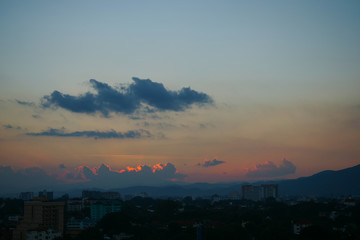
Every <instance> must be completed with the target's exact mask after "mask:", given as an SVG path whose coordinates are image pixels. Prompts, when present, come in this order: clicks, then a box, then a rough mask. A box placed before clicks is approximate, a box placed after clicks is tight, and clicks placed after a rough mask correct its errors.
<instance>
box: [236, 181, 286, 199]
mask: <svg viewBox="0 0 360 240" xmlns="http://www.w3.org/2000/svg"><path fill="white" fill-rule="evenodd" d="M278 186H279V185H278V184H262V185H261V186H254V185H242V186H241V193H242V198H243V199H246V200H252V201H262V200H265V199H268V198H275V199H276V198H278V197H279V190H278Z"/></svg>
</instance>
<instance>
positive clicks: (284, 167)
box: [246, 159, 296, 178]
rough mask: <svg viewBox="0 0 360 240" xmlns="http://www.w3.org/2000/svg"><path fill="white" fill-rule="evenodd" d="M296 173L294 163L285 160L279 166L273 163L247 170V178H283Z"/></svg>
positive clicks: (258, 165) (269, 162) (261, 164)
mask: <svg viewBox="0 0 360 240" xmlns="http://www.w3.org/2000/svg"><path fill="white" fill-rule="evenodd" d="M295 171H296V166H295V165H294V164H293V163H292V162H290V161H288V160H286V159H283V160H282V161H281V163H280V165H279V166H276V165H275V164H274V163H273V162H271V161H268V162H265V163H259V164H256V165H255V167H254V168H252V169H247V173H246V176H247V177H250V178H271V177H281V176H285V175H288V174H291V173H295Z"/></svg>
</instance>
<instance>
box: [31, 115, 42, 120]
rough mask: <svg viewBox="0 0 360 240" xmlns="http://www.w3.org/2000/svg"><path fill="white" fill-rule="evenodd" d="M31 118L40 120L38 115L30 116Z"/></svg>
mask: <svg viewBox="0 0 360 240" xmlns="http://www.w3.org/2000/svg"><path fill="white" fill-rule="evenodd" d="M32 117H33V118H35V119H40V118H41V117H40V115H37V114H34V115H32Z"/></svg>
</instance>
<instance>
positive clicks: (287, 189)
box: [279, 164, 360, 196]
mask: <svg viewBox="0 0 360 240" xmlns="http://www.w3.org/2000/svg"><path fill="white" fill-rule="evenodd" d="M359 183H360V164H359V165H356V166H354V167H350V168H346V169H342V170H338V171H331V170H327V171H323V172H319V173H317V174H314V175H312V176H310V177H302V178H298V179H294V180H283V181H281V182H279V191H280V193H281V195H313V196H339V195H354V196H360V184H359Z"/></svg>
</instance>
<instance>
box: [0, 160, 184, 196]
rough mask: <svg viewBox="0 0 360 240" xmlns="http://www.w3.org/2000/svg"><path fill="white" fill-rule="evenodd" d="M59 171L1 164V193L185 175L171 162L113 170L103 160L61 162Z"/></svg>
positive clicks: (158, 181)
mask: <svg viewBox="0 0 360 240" xmlns="http://www.w3.org/2000/svg"><path fill="white" fill-rule="evenodd" d="M59 171H62V173H60V174H58V175H49V174H47V173H46V172H45V171H44V170H42V169H41V168H36V167H34V168H27V169H25V170H21V171H20V170H19V171H14V170H13V169H12V168H11V167H9V166H6V167H3V166H0V194H4V193H12V192H13V193H18V192H20V191H39V190H40V189H65V188H66V187H67V188H69V187H73V188H90V187H97V188H106V189H109V188H116V187H125V186H136V185H137V186H141V185H144V186H145V185H146V186H148V185H159V184H168V183H170V182H171V181H177V180H182V179H184V178H185V177H186V175H184V174H181V173H179V172H178V171H177V169H176V167H175V166H174V165H173V164H171V163H166V164H156V165H154V166H147V165H141V166H136V167H134V168H132V167H126V168H125V169H121V170H113V169H111V167H110V166H108V165H105V164H102V165H101V166H99V167H95V168H90V167H87V166H79V167H77V168H76V169H75V170H70V169H69V168H66V167H65V165H64V164H60V165H59ZM69 185H70V186H69Z"/></svg>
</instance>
